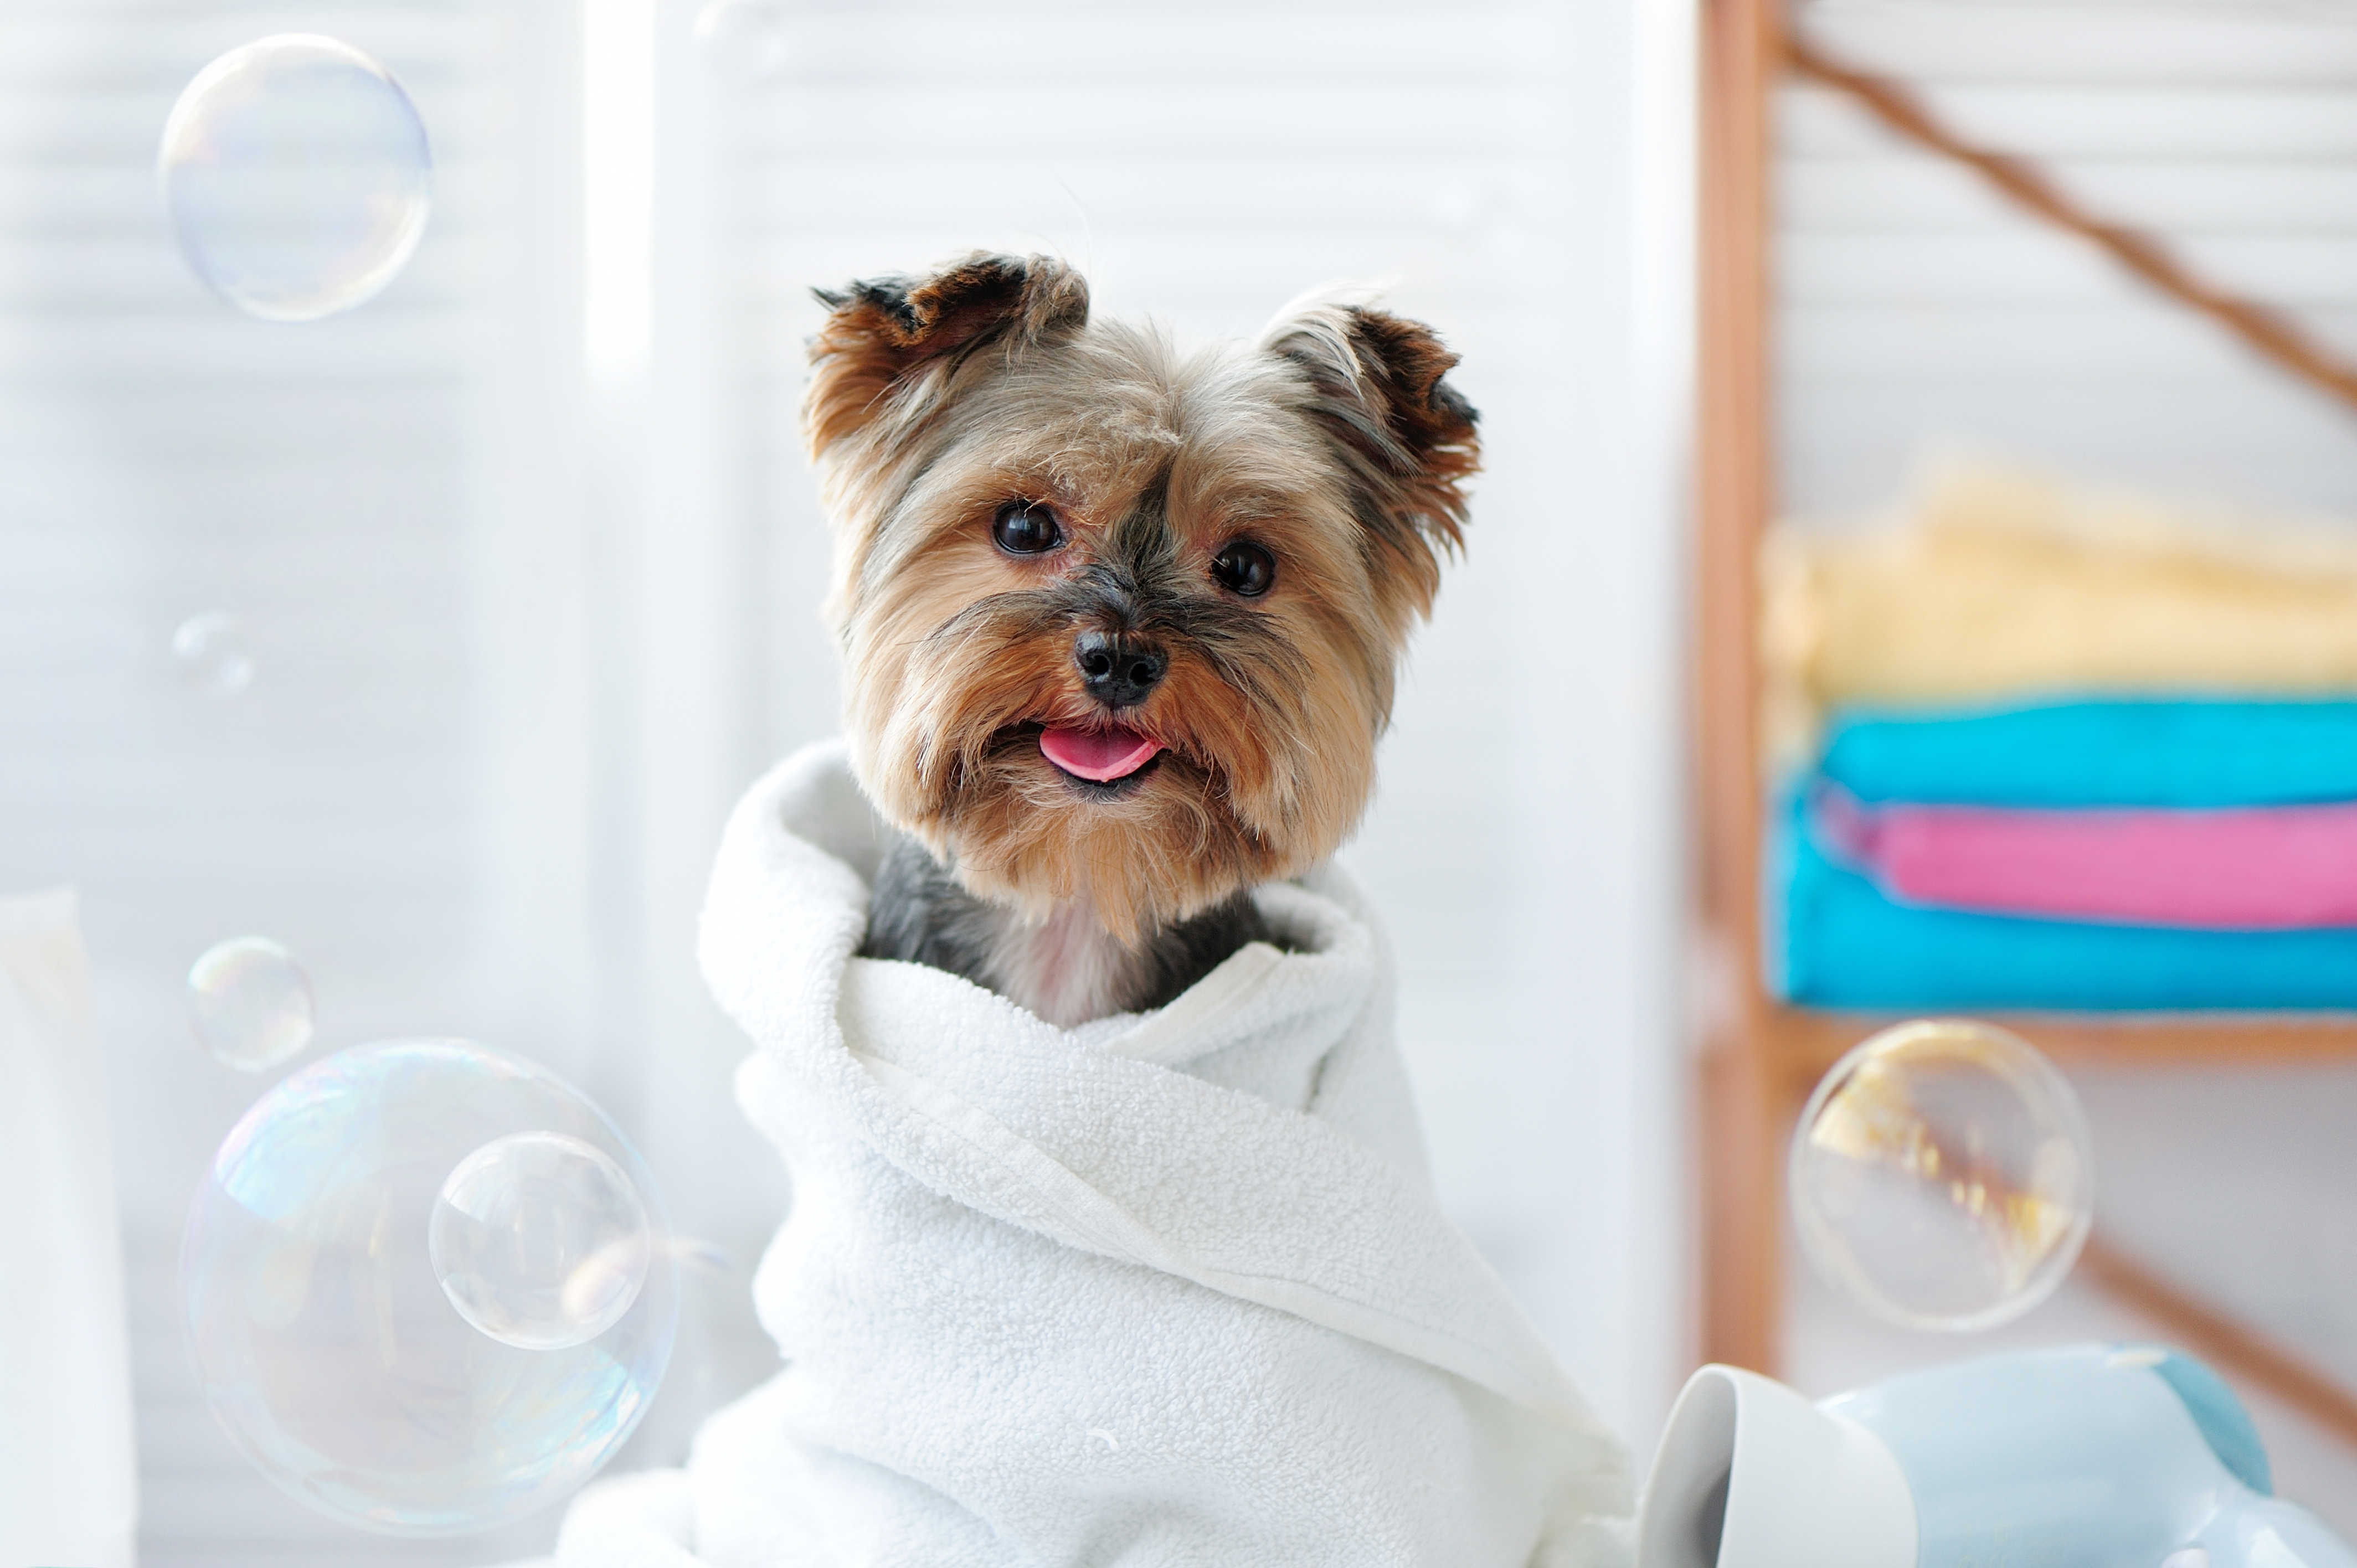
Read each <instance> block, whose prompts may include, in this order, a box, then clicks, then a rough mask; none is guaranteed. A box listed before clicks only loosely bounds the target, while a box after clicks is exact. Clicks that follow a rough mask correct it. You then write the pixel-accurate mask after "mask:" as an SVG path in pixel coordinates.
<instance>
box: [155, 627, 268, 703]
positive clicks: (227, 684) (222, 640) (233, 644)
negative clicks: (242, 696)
mask: <svg viewBox="0 0 2357 1568" xmlns="http://www.w3.org/2000/svg"><path fill="white" fill-rule="evenodd" d="M172 659H173V661H174V662H175V663H177V664H178V666H179V670H180V679H181V680H183V681H186V682H188V684H189V685H191V686H193V687H195V688H196V689H197V690H198V691H199V692H202V693H204V694H205V695H206V696H208V697H234V696H236V695H237V694H238V693H240V692H242V691H244V690H245V689H246V688H247V687H248V686H251V685H253V669H254V666H253V649H252V648H250V647H249V646H248V645H247V643H246V640H245V628H244V627H243V626H242V625H240V624H239V623H238V618H236V617H235V616H233V615H231V614H230V613H229V612H228V611H226V610H207V611H205V612H204V613H203V614H202V615H193V616H190V617H189V618H188V619H186V620H184V621H182V622H181V623H180V624H179V626H178V628H176V629H175V630H174V631H173V633H172Z"/></svg>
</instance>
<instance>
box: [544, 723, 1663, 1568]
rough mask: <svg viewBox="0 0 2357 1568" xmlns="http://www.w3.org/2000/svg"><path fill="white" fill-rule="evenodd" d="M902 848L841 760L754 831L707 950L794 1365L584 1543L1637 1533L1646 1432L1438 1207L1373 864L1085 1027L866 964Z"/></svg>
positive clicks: (1355, 1554) (1389, 1550) (1489, 1540)
mask: <svg viewBox="0 0 2357 1568" xmlns="http://www.w3.org/2000/svg"><path fill="white" fill-rule="evenodd" d="M885 841H886V832H885V830H884V829H883V828H882V827H881V826H880V825H879V824H878V823H877V822H876V820H875V819H874V817H873V815H872V813H871V812H870V811H869V810H868V808H867V806H866V803H865V801H864V800H862V799H861V798H860V796H859V794H858V792H857V790H856V787H855V786H854V785H853V783H852V780H851V778H850V774H849V771H848V768H847V767H846V766H845V762H844V758H843V753H842V751H841V748H840V747H839V746H826V747H821V748H815V749H813V750H811V751H806V752H804V753H802V754H801V755H800V756H798V757H795V758H793V759H791V760H790V761H789V762H788V763H786V764H785V765H784V766H782V767H781V768H779V769H778V770H777V771H776V772H774V773H773V774H772V775H771V776H770V778H769V779H766V780H764V781H763V782H762V783H761V784H759V785H758V786H756V788H755V789H754V790H753V792H752V793H751V794H750V795H749V796H748V798H747V800H746V801H745V803H744V804H743V805H742V806H740V807H739V808H738V811H737V814H736V817H735V818H734V819H733V821H732V822H731V824H730V826H729V829H728V832H727V835H726V840H725V841H724V843H723V846H722V850H721V854H720V861H719V865H718V867H717V869H716V873H715V875H714V879H713V886H712V894H711V898H710V902H709V904H708V906H707V908H706V911H705V926H704V943H703V954H704V962H705V973H706V975H707V977H708V978H709V980H710V981H711V983H712V986H713V989H714V992H715V993H716V995H717V997H718V998H719V1000H720V1001H721V1004H723V1006H724V1007H726V1009H727V1010H728V1011H729V1012H730V1013H731V1014H732V1015H734V1016H735V1017H736V1018H737V1021H738V1022H739V1023H740V1024H741V1025H743V1026H744V1027H745V1028H746V1030H747V1031H748V1033H749V1034H750V1035H751V1036H753V1037H754V1040H755V1041H756V1043H757V1046H758V1047H759V1048H758V1050H757V1052H756V1054H755V1056H754V1057H753V1058H751V1059H750V1060H749V1061H748V1063H747V1064H746V1067H745V1069H744V1070H743V1072H742V1073H741V1075H740V1078H739V1085H738V1087H739V1097H740V1099H741V1101H742V1102H743V1104H744V1106H745V1109H746V1112H747V1113H748V1115H749V1116H750V1117H751V1118H752V1120H753V1121H754V1122H755V1124H756V1125H757V1126H759V1128H760V1129H761V1130H762V1131H763V1132H764V1133H767V1134H768V1135H769V1136H770V1138H771V1139H773V1140H774V1141H775V1142H776V1143H777V1144H778V1146H779V1148H780V1151H781V1152H782V1153H783V1154H784V1155H785V1156H786V1159H787V1161H788V1163H789V1165H791V1167H792V1170H793V1175H794V1189H795V1208H794V1211H793V1213H792V1215H791V1217H790V1219H788V1221H787V1223H786V1224H785V1226H784V1227H783V1229H782V1230H780V1232H779V1235H778V1238H777V1240H776V1241H775V1242H774V1243H773V1244H772V1246H771V1247H770V1251H769V1253H768V1255H767V1256H766V1257H765V1258H764V1260H763V1262H762V1265H761V1269H760V1272H759V1277H758V1279H757V1281H756V1283H755V1287H754V1288H755V1299H756V1302H757V1305H759V1310H760V1313H761V1317H762V1322H763V1324H764V1325H765V1326H767V1328H768V1329H769V1330H770V1333H771V1334H772V1335H773V1336H774V1337H776V1338H777V1340H778V1343H779V1347H780V1350H781V1352H782V1353H783V1355H784V1357H785V1359H786V1360H787V1363H788V1365H787V1369H786V1370H785V1371H783V1372H782V1373H780V1376H779V1377H778V1378H777V1379H776V1380H773V1381H772V1382H771V1383H770V1384H769V1385H767V1386H766V1387H764V1388H763V1389H761V1390H760V1391H757V1392H756V1393H755V1394H753V1395H752V1396H750V1397H748V1399H746V1400H744V1401H742V1402H739V1403H737V1405H734V1406H732V1407H730V1408H729V1409H728V1410H726V1411H724V1412H721V1413H720V1414H719V1415H717V1416H716V1417H715V1418H714V1419H713V1420H712V1421H711V1422H710V1423H708V1424H707V1425H706V1427H705V1430H704V1432H703V1433H702V1434H700V1436H699V1438H698V1440H697V1444H696V1447H695V1452H694V1458H693V1460H692V1462H691V1464H690V1466H689V1471H688V1474H687V1476H686V1477H685V1478H684V1480H683V1483H679V1484H662V1485H659V1484H650V1483H646V1482H643V1481H637V1482H633V1483H631V1484H632V1485H635V1486H637V1487H640V1488H641V1492H640V1498H641V1499H642V1503H643V1506H640V1505H637V1504H633V1503H632V1501H631V1500H630V1498H625V1497H622V1496H621V1495H619V1493H618V1492H615V1491H609V1490H607V1489H604V1488H599V1489H595V1490H593V1491H592V1492H591V1493H589V1494H585V1498H584V1499H583V1500H582V1502H581V1503H580V1504H579V1505H577V1508H576V1518H580V1517H583V1516H582V1512H581V1510H588V1512H589V1515H590V1516H591V1517H594V1518H597V1519H598V1520H601V1521H603V1522H601V1523H600V1524H599V1526H598V1528H597V1530H595V1531H589V1530H572V1529H568V1530H567V1532H566V1535H565V1543H564V1545H563V1547H562V1549H561V1552H560V1555H561V1557H562V1558H563V1560H564V1561H565V1563H566V1564H568V1568H574V1565H576V1564H577V1565H578V1568H588V1565H589V1564H590V1563H593V1562H594V1563H597V1564H599V1565H600V1568H604V1565H606V1564H609V1563H610V1564H613V1565H614V1568H656V1565H657V1564H666V1565H668V1564H677V1563H683V1562H688V1561H693V1562H701V1563H711V1564H718V1565H725V1568H752V1565H756V1564H759V1565H762V1568H802V1565H804V1564H813V1565H815V1564H836V1563H841V1564H846V1565H848V1564H862V1565H866V1564H896V1565H897V1564H908V1565H910V1568H915V1565H918V1564H922V1565H924V1568H963V1565H967V1564H972V1565H974V1568H985V1565H990V1568H998V1565H1005V1568H1014V1565H1016V1564H1024V1565H1027V1568H1028V1565H1038V1564H1063V1563H1112V1562H1116V1561H1118V1562H1120V1563H1125V1564H1130V1563H1135V1564H1140V1565H1144V1564H1155V1565H1162V1564H1170V1565H1174V1568H1175V1565H1180V1564H1203V1565H1205V1568H1210V1565H1212V1564H1219V1565H1222V1568H1234V1565H1241V1564H1254V1563H1267V1564H1272V1565H1275V1564H1286V1565H1288V1568H1308V1565H1315V1564H1327V1563H1330V1564H1333V1565H1335V1568H1344V1565H1351V1568H1377V1565H1383V1564H1398V1565H1400V1568H1407V1565H1409V1564H1426V1563H1450V1564H1462V1565H1465V1568H1487V1565H1492V1564H1494V1565H1496V1568H1523V1565H1525V1564H1533V1565H1557V1564H1560V1565H1565V1568H1569V1565H1571V1564H1584V1563H1609V1562H1616V1561H1618V1560H1619V1559H1620V1557H1621V1555H1622V1554H1623V1553H1624V1552H1625V1542H1624V1539H1623V1534H1622V1521H1623V1520H1624V1519H1625V1516H1626V1514H1627V1512H1628V1510H1629V1507H1630V1499H1629V1477H1628V1466H1627V1461H1626V1456H1625V1455H1624V1454H1623V1452H1622V1450H1621V1448H1620V1444H1618V1442H1617V1441H1616V1440H1615V1439H1614V1438H1613V1437H1612V1436H1611V1434H1609V1432H1607V1431H1606V1430H1605V1429H1604V1428H1603V1427H1602V1426H1601V1425H1600V1424H1599V1423H1598V1422H1597V1420H1596V1419H1595V1417H1594V1416H1593V1415H1592V1414H1591V1413H1589V1412H1588V1411H1587V1407H1586V1405H1585V1404H1584V1403H1583V1402H1582V1401H1581V1399H1580V1396H1579V1394H1578V1393H1577V1391H1576V1390H1575V1389H1574V1388H1573V1387H1572V1385H1571V1384H1570V1382H1569V1380H1567V1379H1566V1377H1565V1375H1564V1373H1563V1372H1562V1370H1561V1369H1560V1368H1559V1367H1558V1366H1557V1365H1556V1363H1555V1360H1554V1359H1553V1357H1552V1356H1551V1355H1550V1354H1549V1352H1548V1351H1547V1349H1546V1348H1545V1347H1544V1344H1543V1343H1542V1342H1541V1341H1540V1340H1539V1339H1538V1337H1537V1336H1536V1335H1535V1334H1534V1332H1533V1330H1532V1329H1531V1328H1530V1326H1528V1324H1527V1323H1526V1322H1525V1320H1524V1319H1523V1316H1522V1315H1521V1314H1520V1312H1519V1311H1518V1310H1517V1309H1516V1308H1515V1306H1514V1305H1513V1303H1512V1301H1511V1300H1510V1299H1509V1298H1508V1296H1507V1295H1506V1294H1505V1292H1504V1290H1503V1288H1502V1287H1501V1285H1500V1283H1498V1281H1497V1280H1496V1278H1495V1276H1494V1275H1493V1274H1492V1273H1491V1272H1490V1271H1489V1269H1488V1268H1487V1267H1486V1266H1484V1265H1483V1263H1482V1262H1481V1261H1480V1258H1479V1257H1478V1256H1477V1255H1476V1254H1475V1253H1474V1252H1473V1251H1472V1250H1471V1248H1470V1247H1469V1245H1468V1244H1467V1243H1466V1242H1465V1241H1464V1240H1463V1239H1462V1238H1461V1237H1460V1236H1459V1235H1458V1232H1457V1231H1456V1230H1454V1229H1453V1228H1452V1227H1451V1226H1450V1225H1449V1224H1448V1221H1447V1220H1446V1219H1444V1218H1443V1217H1442V1215H1441V1214H1440V1212H1439V1210H1438V1208H1437V1204H1436V1203H1435V1201H1434V1199H1433V1197H1432V1193H1431V1190H1430V1187H1429V1183H1428V1181H1427V1179H1426V1175H1425V1171H1424V1166H1423V1156H1422V1153H1421V1148H1420V1144H1419V1141H1418V1137H1417V1134H1416V1132H1415V1122H1414V1116H1413V1112H1412V1109H1411V1107H1410V1105H1409V1102H1408V1099H1407V1093H1406V1085H1405V1073H1404V1071H1403V1069H1402V1067H1401V1064H1400V1062H1399V1059H1398V1057H1397V1054H1396V1052H1395V1050H1394V1047H1393V1044H1392V1039H1391V997H1390V979H1389V969H1388V962H1387V960H1386V958H1385V956H1384V954H1383V950H1382V946H1381V941H1380V939H1379V937H1378V936H1377V934H1376V931H1375V929H1374V927H1373V925H1372V921H1371V919H1370V918H1369V917H1368V915H1367V913H1366V911H1365V909H1364V908H1362V906H1361V904H1360V902H1359V900H1358V898H1357V897H1356V895H1355V894H1354V893H1353V892H1352V890H1351V887H1350V886H1349V885H1348V884H1347V883H1346V882H1345V881H1343V880H1342V879H1341V878H1340V877H1339V876H1338V875H1333V874H1330V873H1329V874H1326V875H1322V876H1320V877H1318V878H1316V879H1313V881H1312V883H1311V884H1310V885H1308V886H1278V887H1271V888H1265V889H1263V890H1261V892H1260V893H1259V895H1258V896H1257V897H1259V900H1260V903H1261V907H1262V910H1263V913H1264V914H1265V916H1266V918H1268V920H1269V922H1270V924H1271V925H1272V927H1273V928H1274V929H1275V930H1277V931H1279V932H1280V933H1282V934H1283V935H1284V937H1285V939H1286V942H1287V944H1288V946H1289V949H1290V950H1286V951H1280V950H1277V949H1276V948H1274V947H1271V946H1267V945H1265V944H1254V945H1253V946H1251V947H1248V948H1246V949H1244V950H1242V951H1240V952H1238V953H1237V954H1235V955H1234V956H1233V957H1232V958H1231V959H1230V960H1228V961H1227V962H1226V963H1224V964H1222V966H1221V967H1220V968H1219V969H1218V970H1216V971H1214V972H1212V973H1211V975H1210V976H1208V977H1207V978H1206V979H1205V980H1204V981H1203V982H1202V983H1200V984H1198V985H1197V986H1196V987H1194V988H1193V989H1192V990H1190V991H1189V992H1188V993H1186V994H1185V995H1183V996H1181V997H1180V998H1179V1000H1178V1001H1176V1002H1174V1003H1173V1004H1170V1005H1169V1006H1168V1007H1167V1008H1165V1009H1163V1010H1161V1011H1160V1012H1159V1013H1156V1014H1149V1015H1142V1016H1131V1015H1125V1016H1122V1017H1117V1018H1112V1019H1103V1020H1099V1021H1098V1022H1096V1023H1093V1024H1091V1025H1087V1026H1082V1027H1081V1028H1079V1029H1075V1030H1070V1031H1062V1030H1058V1029H1056V1028H1053V1027H1051V1026H1049V1025H1046V1024H1043V1023H1041V1022H1040V1021H1039V1019H1037V1018H1035V1017H1033V1016H1032V1015H1029V1014H1028V1013H1026V1012H1024V1011H1023V1010H1021V1009H1020V1008H1017V1007H1016V1006H1015V1005H1013V1004H1010V1003H1008V1002H1006V1000H1005V999H1003V998H1001V997H998V996H996V995H994V994H992V993H989V992H986V991H985V990H983V989H981V988H979V987H977V986H974V985H973V984H971V983H968V982H966V981H964V980H963V979H960V978H959V977H957V976H954V975H951V974H947V973H944V972H940V971H937V970H931V969H927V968H923V967H921V966H918V965H913V964H905V963H894V962H885V961H874V960H866V959H856V958H854V957H852V956H851V955H852V953H853V952H854V951H855V950H856V947H857V945H858V942H859V940H860V937H861V935H862V933H863V931H864V929H865V926H866V903H867V888H866V880H865V879H866V876H868V875H872V874H873V871H874V868H875V864H876V861H877V856H878V854H879V853H880V850H881V847H882V845H883V843H885ZM683 1497H686V1498H692V1507H688V1508H687V1512H686V1514H685V1515H684V1516H683V1514H682V1512H681V1509H682V1508H683V1506H686V1505H683V1502H682V1498H683ZM640 1513H644V1514H645V1515H647V1517H645V1518H640V1517H638V1515H639V1514H640ZM634 1531H635V1532H636V1534H635V1537H634V1536H633V1532H634ZM588 1534H595V1535H596V1536H597V1539H598V1542H599V1544H598V1545H597V1547H596V1548H594V1549H593V1547H592V1546H591V1544H590V1543H589V1542H587V1541H579V1542H576V1535H588ZM634 1538H635V1539H639V1540H642V1541H645V1542H646V1543H647V1544H646V1547H645V1549H644V1552H643V1553H642V1563H641V1559H640V1558H637V1557H633V1558H629V1559H627V1560H626V1559H621V1558H616V1557H614V1556H612V1555H610V1553H609V1552H608V1548H609V1547H610V1545H611V1543H612V1542H613V1541H623V1540H629V1539H634ZM690 1553H692V1554H693V1555H692V1556H688V1555H685V1554H690Z"/></svg>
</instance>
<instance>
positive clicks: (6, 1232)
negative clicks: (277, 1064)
mask: <svg viewBox="0 0 2357 1568" xmlns="http://www.w3.org/2000/svg"><path fill="white" fill-rule="evenodd" d="M112 1143H113V1140H112V1139H111V1138H110V1137H109V1136H108V1135H107V1126H106V1084H105V1079H104V1074H103V1070H102V1066H101V1063H100V1061H99V1051H98V1028H97V1025H96V1023H95V1022H94V1020H93V1019H92V1016H91V1004H90V962H89V960H88V959H87V958H86V957H85V956H84V954H83V951H82V945H81V929H80V928H79V926H78V924H77V922H76V919H75V908H74V896H73V893H72V891H71V890H70V889H68V888H59V889H58V890H56V891H54V892H49V893H37V894H32V895H29V896H27V897H13V898H0V1192H6V1193H7V1194H9V1195H10V1197H11V1201H10V1202H9V1203H8V1205H7V1206H6V1208H5V1210H0V1346H5V1347H6V1349H5V1352H0V1563H6V1564H9V1565H10V1568H16V1565H17V1564H22V1563H59V1564H65V1565H67V1568H131V1563H132V1560H133V1555H134V1553H133V1545H134V1541H133V1538H134V1535H135V1530H136V1526H137V1523H138V1515H139V1487H138V1466H137V1456H136V1455H135V1452H134V1450H133V1447H132V1437H131V1336H130V1330H129V1327H128V1325H127V1322H126V1316H125V1311H124V1289H123V1240H122V1232H121V1222H120V1221H119V1219H117V1217H116V1214H115V1208H114V1161H113V1156H112V1155H111V1154H110V1153H109V1149H110V1146H111V1144H112Z"/></svg>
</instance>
